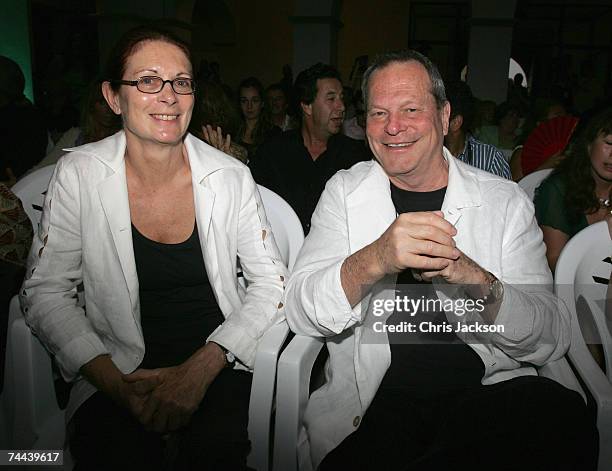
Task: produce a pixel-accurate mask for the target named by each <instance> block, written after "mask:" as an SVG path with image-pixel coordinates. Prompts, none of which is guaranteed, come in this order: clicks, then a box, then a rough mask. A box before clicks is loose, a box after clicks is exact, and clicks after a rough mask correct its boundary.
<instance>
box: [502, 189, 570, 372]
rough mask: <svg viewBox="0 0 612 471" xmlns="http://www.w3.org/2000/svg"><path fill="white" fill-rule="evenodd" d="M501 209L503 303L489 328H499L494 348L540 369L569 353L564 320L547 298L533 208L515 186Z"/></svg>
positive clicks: (547, 277)
mask: <svg viewBox="0 0 612 471" xmlns="http://www.w3.org/2000/svg"><path fill="white" fill-rule="evenodd" d="M513 186H514V192H515V195H513V197H512V198H511V200H510V202H509V203H508V205H507V208H508V209H507V211H508V214H507V218H506V223H505V233H504V240H503V249H502V270H503V272H502V273H500V274H499V278H500V279H501V280H502V281H503V282H504V299H503V302H502V305H501V307H500V311H499V313H498V315H497V319H496V321H495V323H496V324H497V325H503V326H504V333H503V334H501V333H499V334H496V335H495V337H494V343H495V344H496V346H498V347H499V348H500V349H501V350H503V351H504V352H505V353H506V354H507V355H508V356H510V357H512V358H514V359H515V360H517V361H521V362H527V363H531V364H534V365H543V364H545V363H547V362H549V361H552V360H556V359H558V358H561V357H562V356H563V355H564V354H565V353H566V351H567V349H568V347H569V342H570V337H571V331H570V317H569V312H568V310H567V307H566V306H565V304H564V303H563V302H562V301H561V300H560V299H559V298H557V296H555V295H554V294H553V292H552V283H553V280H552V275H551V273H550V270H549V268H548V263H547V262H546V248H545V245H544V242H543V240H542V232H541V231H540V229H539V227H538V225H537V222H536V219H535V216H534V209H533V204H532V203H531V201H530V200H529V199H528V198H527V196H526V195H525V194H524V193H523V192H522V190H520V188H519V187H518V186H516V185H513Z"/></svg>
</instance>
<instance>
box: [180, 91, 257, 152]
mask: <svg viewBox="0 0 612 471" xmlns="http://www.w3.org/2000/svg"><path fill="white" fill-rule="evenodd" d="M239 127H240V116H239V115H238V111H237V110H236V107H235V106H234V105H233V102H232V100H231V98H230V97H229V96H228V95H227V93H226V91H225V89H224V88H223V86H222V85H221V84H219V83H217V82H212V81H206V82H203V83H198V94H197V102H196V105H195V109H194V112H193V118H192V119H191V124H190V126H189V128H190V131H191V133H192V134H194V135H195V136H197V137H199V138H200V139H202V140H204V141H206V142H207V143H208V144H210V145H211V146H213V147H216V148H217V149H219V150H221V151H223V152H225V153H226V154H228V155H231V156H232V157H236V158H237V159H238V160H240V161H241V162H242V163H245V164H246V163H247V159H248V154H247V150H246V149H245V148H244V147H243V146H241V145H240V144H236V142H232V136H236V135H237V133H238V128H239Z"/></svg>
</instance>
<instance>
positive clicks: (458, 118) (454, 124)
mask: <svg viewBox="0 0 612 471" xmlns="http://www.w3.org/2000/svg"><path fill="white" fill-rule="evenodd" d="M446 97H447V99H448V101H449V102H450V105H451V114H450V123H449V127H448V134H447V135H446V136H445V137H444V145H445V146H446V147H447V148H448V150H450V151H451V153H452V154H453V155H454V156H455V157H457V158H458V159H459V160H462V161H463V162H465V163H468V164H470V165H473V166H474V167H478V168H480V169H482V170H485V171H487V172H490V173H493V174H495V175H499V176H500V177H504V178H508V179H510V178H511V174H510V166H509V165H508V162H507V161H506V159H505V158H504V155H503V154H502V153H501V152H500V151H499V150H498V149H497V148H496V147H494V146H492V145H490V144H485V143H484V142H480V141H478V140H476V139H475V138H474V136H472V134H471V133H470V126H471V123H472V117H473V113H474V97H473V96H472V92H471V90H470V87H468V85H467V84H466V83H465V82H453V83H449V84H448V85H447V87H446Z"/></svg>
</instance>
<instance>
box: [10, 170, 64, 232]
mask: <svg viewBox="0 0 612 471" xmlns="http://www.w3.org/2000/svg"><path fill="white" fill-rule="evenodd" d="M54 169H55V165H48V166H47V167H42V168H39V169H38V170H35V171H33V172H32V173H29V174H28V175H26V176H25V177H23V178H22V179H21V180H19V181H18V182H17V183H15V185H13V188H11V191H12V192H13V193H15V195H17V197H18V198H19V199H20V200H21V203H22V204H23V209H24V210H25V212H26V214H27V215H28V217H29V218H30V221H32V226H33V227H34V230H36V227H38V223H39V222H40V216H41V214H42V206H43V202H44V200H45V193H46V192H47V188H48V187H49V181H50V180H51V175H53V170H54Z"/></svg>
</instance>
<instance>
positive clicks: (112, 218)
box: [98, 167, 139, 321]
mask: <svg viewBox="0 0 612 471" xmlns="http://www.w3.org/2000/svg"><path fill="white" fill-rule="evenodd" d="M98 195H99V196H100V202H101V203H102V208H103V209H104V215H105V216H106V221H107V222H108V227H109V229H110V232H111V235H112V237H113V243H114V244H115V249H116V251H117V256H118V257H119V263H120V264H121V270H122V271H123V276H124V278H125V283H126V285H127V289H128V292H129V295H130V302H131V304H132V312H133V313H134V315H135V317H139V310H138V309H136V304H137V300H138V275H137V273H136V261H135V258H134V247H133V245H132V222H131V218H130V205H129V200H128V191H127V181H126V177H125V167H124V170H123V171H122V172H115V173H113V174H111V175H110V176H109V177H108V178H106V179H105V180H104V181H103V182H102V183H100V184H99V185H98ZM136 320H137V321H139V319H136Z"/></svg>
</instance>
